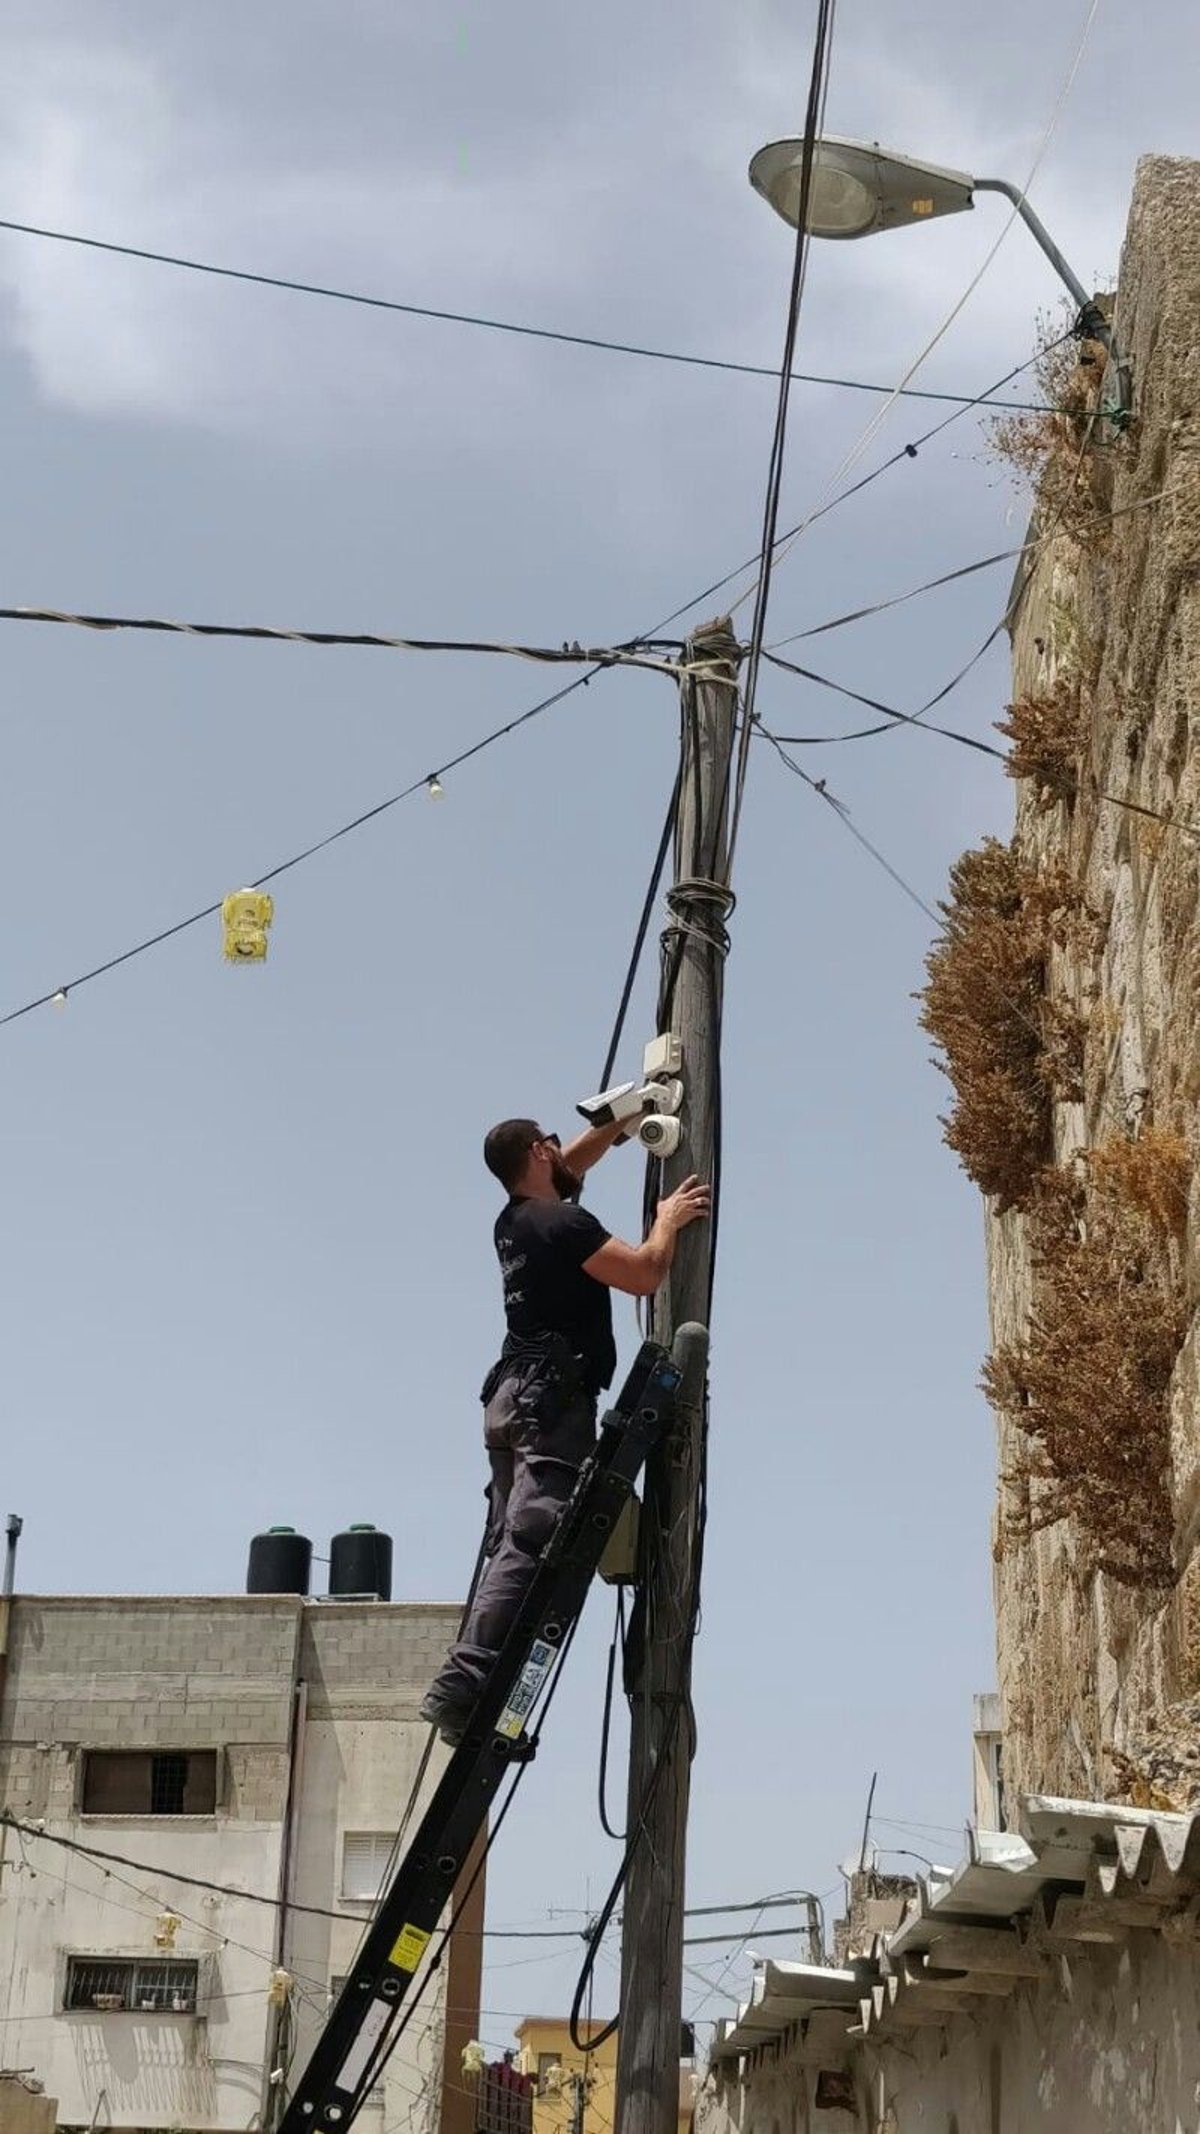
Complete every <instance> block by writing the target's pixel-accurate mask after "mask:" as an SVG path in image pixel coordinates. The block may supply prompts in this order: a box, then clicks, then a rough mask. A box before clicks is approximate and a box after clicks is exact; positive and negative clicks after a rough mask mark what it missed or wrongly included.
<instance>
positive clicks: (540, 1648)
mask: <svg viewBox="0 0 1200 2134" xmlns="http://www.w3.org/2000/svg"><path fill="white" fill-rule="evenodd" d="M557 1651H558V1647H557V1645H549V1644H547V1642H546V1640H545V1638H535V1639H534V1642H533V1648H532V1650H531V1652H530V1655H529V1658H528V1659H527V1660H526V1662H525V1665H524V1667H523V1668H522V1669H521V1672H520V1675H519V1676H518V1678H517V1685H516V1688H515V1689H514V1690H513V1693H512V1696H511V1697H510V1698H509V1700H508V1703H507V1704H506V1705H505V1707H504V1710H503V1711H502V1712H501V1714H500V1717H499V1718H498V1719H497V1721H496V1732H497V1733H498V1734H503V1735H504V1737H505V1739H506V1741H515V1740H516V1738H517V1736H518V1734H519V1733H520V1731H521V1728H522V1727H523V1726H524V1724H525V1721H526V1720H527V1719H528V1717H529V1714H530V1712H531V1711H532V1710H533V1707H534V1705H535V1704H536V1703H537V1699H538V1693H539V1691H540V1690H541V1687H542V1684H543V1682H544V1681H545V1679H546V1677H547V1675H548V1674H549V1672H550V1669H551V1668H552V1667H553V1665H554V1656H555V1654H556V1652H557Z"/></svg>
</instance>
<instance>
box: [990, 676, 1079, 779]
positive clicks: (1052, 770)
mask: <svg viewBox="0 0 1200 2134" xmlns="http://www.w3.org/2000/svg"><path fill="white" fill-rule="evenodd" d="M1088 709H1089V707H1088V699H1087V696H1086V693H1085V691H1084V690H1083V689H1082V688H1081V686H1080V684H1079V683H1078V681H1075V680H1067V679H1066V678H1063V679H1062V680H1060V681H1058V682H1056V683H1055V685H1054V687H1053V688H1052V689H1049V690H1047V691H1046V692H1045V694H1044V695H1039V696H1024V697H1018V698H1017V700H1016V702H1015V703H1013V704H1010V705H1009V707H1008V710H1007V712H1006V713H1005V716H1004V717H1003V718H1002V719H999V720H997V722H996V731H997V732H998V733H1001V734H1003V735H1004V736H1005V738H1006V739H1007V740H1008V741H1010V742H1011V743H1012V746H1011V748H1010V750H1009V756H1008V762H1007V765H1006V769H1007V771H1008V775H1009V777H1010V778H1028V779H1030V780H1031V781H1032V783H1033V784H1034V786H1035V787H1036V788H1037V792H1038V798H1039V801H1040V802H1041V805H1042V806H1043V807H1052V806H1053V805H1054V803H1055V802H1056V801H1059V800H1062V801H1066V802H1067V804H1068V806H1069V805H1071V804H1072V803H1073V802H1074V799H1075V795H1076V793H1077V791H1078V789H1079V759H1080V757H1081V756H1082V754H1083V749H1084V745H1085V742H1086V739H1087V730H1088Z"/></svg>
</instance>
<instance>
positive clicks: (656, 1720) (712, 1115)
mask: <svg viewBox="0 0 1200 2134" xmlns="http://www.w3.org/2000/svg"><path fill="white" fill-rule="evenodd" d="M687 658H688V663H689V665H691V664H693V663H698V662H703V663H704V665H705V666H706V667H708V668H709V669H710V670H711V671H712V674H713V679H712V680H704V681H700V680H695V679H693V678H691V677H685V678H684V680H683V683H682V687H681V696H680V710H681V723H682V742H681V746H682V763H681V779H680V789H679V809H678V814H677V818H676V829H675V880H674V885H673V887H672V889H671V890H670V892H669V893H668V897H667V904H668V910H669V914H670V916H669V919H668V924H667V928H666V931H665V934H664V951H665V953H664V993H663V997H662V999H661V1001H660V1023H659V1027H660V1030H664V1031H671V1032H673V1033H674V1034H675V1035H676V1036H677V1037H679V1038H680V1040H681V1042H682V1045H683V1070H682V1072H683V1083H684V1100H683V1110H682V1113H681V1120H682V1125H683V1138H682V1140H681V1143H680V1146H679V1150H678V1153H677V1154H676V1155H674V1156H672V1157H670V1158H669V1159H668V1160H667V1161H666V1162H665V1163H664V1164H663V1165H662V1166H661V1169H662V1177H661V1180H660V1179H655V1180H654V1184H655V1186H656V1188H657V1190H658V1191H660V1192H664V1193H669V1192H671V1191H672V1190H673V1189H674V1188H675V1187H676V1186H677V1185H679V1184H680V1183H681V1182H682V1180H683V1179H684V1178H686V1177H687V1176H688V1175H689V1173H691V1172H696V1173H697V1174H698V1175H699V1176H700V1177H701V1178H704V1179H707V1180H709V1181H710V1182H711V1181H712V1177H713V1164H714V1159H715V1156H716V1122H717V1107H718V1102H719V1096H718V1092H719V1061H718V1047H719V1043H720V1031H721V994H722V981H723V973H724V958H725V949H726V947H727V936H726V933H725V921H726V919H727V917H728V915H729V912H730V910H731V909H732V904H733V899H732V896H731V895H730V894H729V891H728V889H727V888H726V887H725V878H726V872H727V864H726V863H727V831H728V820H729V812H730V806H731V803H732V798H733V787H734V776H735V773H734V770H733V749H734V728H735V718H736V710H737V693H736V681H737V661H738V650H737V641H736V639H735V637H734V635H733V632H732V630H731V628H730V624H729V620H728V617H721V618H720V619H719V620H718V621H716V622H712V623H708V624H706V625H705V626H704V628H703V629H700V630H697V631H696V633H695V635H694V636H693V637H692V638H691V639H690V640H689V643H688V647H687ZM658 1168H659V1167H658V1166H657V1165H656V1166H655V1169H656V1170H657V1169H658ZM711 1252H712V1228H711V1224H710V1223H708V1222H698V1223H692V1224H690V1225H689V1227H688V1228H687V1229H686V1230H684V1231H683V1232H682V1233H681V1235H680V1237H679V1240H678V1244H677V1247H676V1252H675V1262H674V1265H673V1267H672V1269H671V1273H670V1276H669V1278H668V1280H667V1281H666V1282H665V1283H664V1285H663V1288H662V1289H661V1290H660V1292H659V1294H658V1296H657V1297H656V1298H655V1300H654V1303H653V1306H652V1308H651V1312H650V1333H651V1334H652V1336H653V1337H654V1339H655V1340H656V1341H661V1342H663V1343H664V1344H665V1345H666V1346H668V1347H670V1346H671V1345H672V1344H673V1342H674V1340H675V1336H676V1334H677V1332H678V1330H679V1329H680V1328H681V1327H684V1326H685V1325H686V1323H687V1322H689V1321H693V1322H698V1323H699V1325H700V1326H701V1327H707V1325H708V1321H709V1303H710V1274H711ZM677 1360H678V1361H679V1362H681V1363H682V1364H683V1367H684V1382H683V1385H682V1387H681V1393H680V1401H679V1407H678V1413H677V1420H676V1425H675V1429H674V1431H673V1433H672V1436H671V1438H670V1440H669V1441H668V1443H667V1444H666V1445H665V1446H663V1447H661V1448H660V1449H659V1451H657V1452H656V1453H655V1454H654V1455H653V1456H652V1458H651V1460H650V1463H649V1465H648V1467H647V1471H646V1483H645V1490H644V1501H643V1509H642V1522H641V1542H640V1549H639V1556H640V1580H641V1585H640V1592H639V1603H638V1606H637V1608H636V1609H635V1622H634V1625H633V1626H632V1627H633V1635H634V1639H635V1640H636V1649H634V1650H633V1651H632V1653H631V1656H630V1657H631V1668H630V1675H631V1679H630V1680H629V1682H628V1685H627V1686H628V1687H629V1689H630V1692H631V1705H632V1725H631V1740H630V1756H629V1795H628V1802H629V1805H628V1820H627V1824H626V1828H627V1830H628V1832H629V1839H628V1842H629V1843H630V1844H631V1845H634V1841H635V1838H636V1845H634V1850H633V1854H632V1860H631V1864H630V1870H629V1877H628V1881H627V1883H626V1888H625V1905H624V1934H623V1939H622V1946H621V2027H620V2032H619V2038H618V2051H617V2095H616V2120H615V2125H616V2129H617V2134H675V2129H676V2127H677V2126H678V2120H679V2059H680V2036H681V2025H682V2015H683V1902H684V1870H685V1866H686V1855H687V1815H688V1793H689V1788H690V1782H691V1760H692V1751H693V1738H692V1713H691V1702H690V1692H691V1658H692V1637H693V1632H694V1627H695V1624H694V1617H695V1610H696V1604H697V1602H698V1599H699V1595H698V1591H697V1586H698V1572H699V1543H700V1529H699V1514H700V1508H701V1493H702V1481H703V1452H704V1438H705V1430H706V1424H707V1399H708V1389H707V1374H706V1369H705V1362H706V1356H705V1344H704V1342H703V1341H702V1340H700V1341H694V1342H692V1343H691V1344H690V1346H689V1342H688V1337H687V1336H686V1335H685V1336H684V1337H683V1339H682V1340H681V1342H680V1344H679V1348H678V1350H677ZM631 1642H632V1640H631Z"/></svg>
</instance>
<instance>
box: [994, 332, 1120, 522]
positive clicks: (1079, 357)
mask: <svg viewBox="0 0 1200 2134" xmlns="http://www.w3.org/2000/svg"><path fill="white" fill-rule="evenodd" d="M1061 333H1062V328H1061V324H1060V322H1059V321H1058V320H1057V319H1054V320H1051V319H1049V318H1042V319H1041V320H1039V335H1040V338H1041V341H1042V344H1043V345H1042V353H1041V355H1040V357H1039V359H1038V362H1037V365H1036V366H1035V370H1034V377H1035V379H1036V381H1037V388H1038V396H1039V398H1040V400H1041V401H1042V403H1043V405H1042V406H1041V407H1040V408H1038V409H1035V410H1033V411H1031V412H1025V411H1022V412H1019V413H1015V414H1012V415H1001V416H999V417H998V418H997V419H996V421H995V422H994V423H993V424H992V425H991V434H990V449H991V451H992V454H993V456H994V457H995V458H996V459H999V460H1002V461H1003V462H1004V463H1005V464H1006V465H1007V466H1009V467H1011V468H1012V469H1013V470H1014V472H1015V473H1016V474H1017V475H1018V476H1019V477H1020V480H1021V482H1022V485H1023V486H1025V487H1027V488H1030V489H1033V490H1034V491H1036V493H1037V499H1038V509H1039V517H1040V518H1041V519H1042V520H1043V522H1045V523H1051V522H1053V523H1055V524H1057V525H1059V526H1061V527H1062V528H1063V530H1064V531H1065V532H1067V533H1070V534H1074V535H1075V537H1076V538H1077V539H1078V540H1080V541H1081V542H1085V543H1088V544H1089V545H1090V544H1091V543H1094V542H1097V541H1100V540H1103V539H1104V538H1105V537H1106V536H1107V534H1108V531H1109V526H1110V517H1109V513H1110V488H1111V478H1110V470H1109V463H1108V459H1107V456H1106V446H1105V444H1104V443H1103V442H1102V441H1101V433H1100V426H1099V424H1098V422H1097V410H1098V407H1099V400H1100V387H1101V381H1102V379H1103V375H1104V360H1105V359H1104V351H1103V350H1102V349H1101V348H1100V347H1099V345H1098V344H1097V343H1094V342H1087V343H1084V344H1082V345H1081V344H1079V343H1077V342H1076V341H1074V340H1066V341H1064V340H1063V339H1062V338H1061Z"/></svg>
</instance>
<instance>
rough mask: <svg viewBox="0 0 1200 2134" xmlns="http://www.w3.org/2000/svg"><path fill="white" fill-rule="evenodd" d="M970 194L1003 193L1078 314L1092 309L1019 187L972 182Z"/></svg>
mask: <svg viewBox="0 0 1200 2134" xmlns="http://www.w3.org/2000/svg"><path fill="white" fill-rule="evenodd" d="M972 190H973V191H974V192H977V193H1003V195H1004V197H1005V199H1006V200H1011V201H1012V204H1013V206H1014V207H1015V209H1016V211H1017V213H1018V215H1019V216H1020V217H1021V220H1022V222H1023V223H1024V224H1025V227H1026V229H1027V230H1030V231H1031V232H1032V234H1033V236H1034V237H1035V238H1036V239H1037V241H1038V243H1039V244H1040V246H1041V248H1042V250H1043V252H1044V253H1045V255H1046V257H1047V259H1048V260H1049V262H1050V264H1051V266H1052V267H1053V269H1054V271H1055V273H1056V274H1057V275H1058V277H1059V280H1060V281H1062V282H1065V284H1066V286H1067V288H1068V289H1069V290H1070V292H1071V295H1072V296H1073V297H1074V299H1075V302H1076V303H1077V304H1078V306H1079V309H1080V311H1085V312H1089V313H1090V312H1092V311H1093V310H1094V309H1095V303H1094V299H1093V298H1092V297H1090V296H1089V295H1088V293H1087V290H1086V289H1085V288H1084V286H1083V283H1082V282H1081V281H1080V279H1079V276H1078V275H1077V274H1076V273H1075V271H1074V269H1073V268H1072V267H1071V266H1069V265H1068V263H1067V261H1066V260H1065V259H1064V258H1063V256H1062V253H1061V252H1060V251H1059V249H1058V246H1057V245H1056V244H1055V242H1054V239H1053V238H1052V237H1051V235H1050V232H1049V230H1048V229H1047V228H1046V225H1045V223H1044V222H1043V221H1042V220H1041V218H1040V216H1038V215H1035V214H1034V212H1033V209H1032V208H1031V207H1030V205H1029V202H1028V200H1027V199H1026V198H1025V195H1024V193H1023V192H1022V191H1021V188H1020V186H1019V185H1012V184H1010V182H1009V180H1008V179H1007V178H976V179H974V180H973V181H972ZM1089 325H1090V322H1089ZM1095 338H1096V339H1097V340H1106V339H1107V335H1106V334H1099V333H1098V334H1097V335H1096V336H1095Z"/></svg>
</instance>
